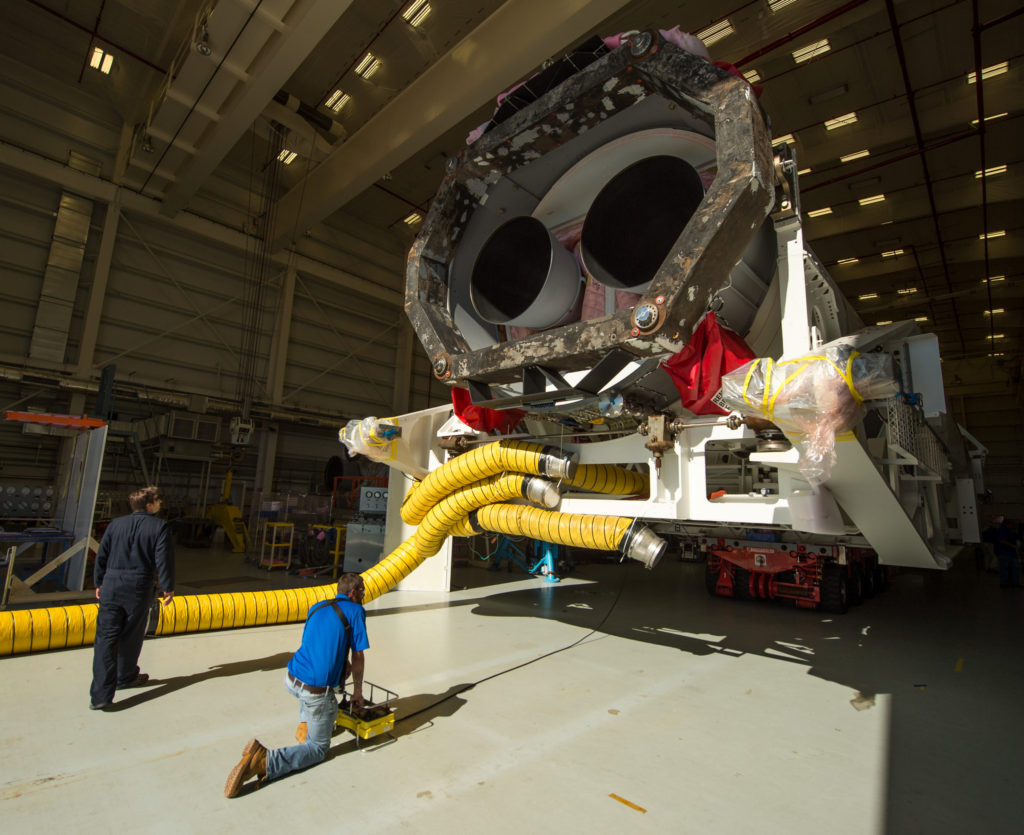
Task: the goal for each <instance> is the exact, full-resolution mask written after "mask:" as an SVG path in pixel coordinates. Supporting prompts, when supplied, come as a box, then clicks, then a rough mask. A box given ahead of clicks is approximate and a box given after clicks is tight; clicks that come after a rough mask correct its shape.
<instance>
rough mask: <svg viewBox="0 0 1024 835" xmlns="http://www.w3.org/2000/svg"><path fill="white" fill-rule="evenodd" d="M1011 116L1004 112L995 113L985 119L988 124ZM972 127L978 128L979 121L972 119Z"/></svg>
mask: <svg viewBox="0 0 1024 835" xmlns="http://www.w3.org/2000/svg"><path fill="white" fill-rule="evenodd" d="M1009 115H1010V114H1009V113H1008V112H1006V111H1005V110H1004V111H1003V112H1002V113H994V114H993V115H991V116H986V117H985V121H986V122H992V121H995V120H996V119H1002V118H1003V117H1004V116H1009ZM971 125H972V126H973V127H977V126H978V120H977V119H971Z"/></svg>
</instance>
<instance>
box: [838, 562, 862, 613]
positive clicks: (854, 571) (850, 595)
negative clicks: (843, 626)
mask: <svg viewBox="0 0 1024 835" xmlns="http://www.w3.org/2000/svg"><path fill="white" fill-rule="evenodd" d="M840 570H842V569H841V568H840ZM846 573H847V577H848V579H847V581H846V597H847V600H848V601H849V605H851V606H858V605H860V604H861V603H862V602H864V572H863V571H862V570H861V567H860V566H859V565H847V566H846Z"/></svg>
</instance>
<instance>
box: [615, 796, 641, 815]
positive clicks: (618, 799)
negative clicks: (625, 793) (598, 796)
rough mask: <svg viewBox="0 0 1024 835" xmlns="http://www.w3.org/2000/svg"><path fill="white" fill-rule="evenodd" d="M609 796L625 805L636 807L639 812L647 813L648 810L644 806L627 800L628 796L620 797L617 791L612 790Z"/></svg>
mask: <svg viewBox="0 0 1024 835" xmlns="http://www.w3.org/2000/svg"><path fill="white" fill-rule="evenodd" d="M608 796H609V797H610V798H611V799H612V800H617V801H619V803H621V804H623V805H624V806H628V807H629V808H630V809H636V810H637V811H638V812H642V813H643V814H645V815H646V814H647V810H646V809H645V808H644V807H643V806H637V805H636V804H635V803H630V801H628V800H626V798H624V797H619V796H618V795H617V794H615V792H610V793H609V794H608Z"/></svg>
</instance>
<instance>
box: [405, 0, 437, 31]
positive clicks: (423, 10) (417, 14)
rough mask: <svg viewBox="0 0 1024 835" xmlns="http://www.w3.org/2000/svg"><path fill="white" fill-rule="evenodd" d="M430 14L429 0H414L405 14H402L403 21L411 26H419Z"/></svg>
mask: <svg viewBox="0 0 1024 835" xmlns="http://www.w3.org/2000/svg"><path fill="white" fill-rule="evenodd" d="M429 14H430V4H429V3H428V2H427V0H414V2H412V3H410V4H409V5H408V6H407V7H406V9H405V11H404V12H402V19H403V20H405V22H406V23H408V24H409V25H410V26H413V27H415V26H419V25H420V24H421V23H422V22H423V21H424V20H426V19H427V15H429Z"/></svg>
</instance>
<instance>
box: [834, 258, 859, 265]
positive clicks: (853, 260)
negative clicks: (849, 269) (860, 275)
mask: <svg viewBox="0 0 1024 835" xmlns="http://www.w3.org/2000/svg"><path fill="white" fill-rule="evenodd" d="M859 262H860V258H840V259H839V260H838V261H836V263H837V264H857V263H859Z"/></svg>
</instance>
